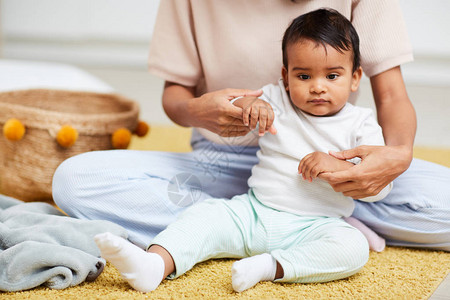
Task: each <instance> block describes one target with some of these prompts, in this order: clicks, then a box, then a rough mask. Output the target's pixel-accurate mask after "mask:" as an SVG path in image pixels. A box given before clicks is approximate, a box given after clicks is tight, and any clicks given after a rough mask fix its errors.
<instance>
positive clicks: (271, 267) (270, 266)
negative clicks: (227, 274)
mask: <svg viewBox="0 0 450 300" xmlns="http://www.w3.org/2000/svg"><path fill="white" fill-rule="evenodd" d="M276 272H277V261H276V260H275V258H273V257H272V256H271V255H270V254H268V253H264V254H260V255H255V256H252V257H247V258H244V259H241V260H239V261H236V262H235V263H233V267H232V268H231V279H232V285H233V289H234V290H235V291H236V292H243V291H245V290H246V289H249V288H251V287H252V286H254V285H255V284H257V283H258V282H260V281H268V280H270V281H272V280H274V279H275V274H276Z"/></svg>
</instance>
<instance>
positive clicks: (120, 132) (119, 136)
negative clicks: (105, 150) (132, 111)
mask: <svg viewBox="0 0 450 300" xmlns="http://www.w3.org/2000/svg"><path fill="white" fill-rule="evenodd" d="M130 141H131V132H130V131H129V130H128V129H126V128H120V129H117V130H116V131H114V133H113V135H112V138H111V142H112V146H113V147H114V148H115V149H127V148H128V145H129V144H130Z"/></svg>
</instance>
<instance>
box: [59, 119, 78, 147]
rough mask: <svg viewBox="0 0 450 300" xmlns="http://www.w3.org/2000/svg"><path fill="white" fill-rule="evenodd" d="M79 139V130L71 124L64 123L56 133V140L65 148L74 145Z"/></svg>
mask: <svg viewBox="0 0 450 300" xmlns="http://www.w3.org/2000/svg"><path fill="white" fill-rule="evenodd" d="M77 139H78V131H77V130H76V129H75V128H73V127H72V126H69V125H64V126H63V127H61V129H60V130H59V131H58V133H57V135H56V141H57V142H58V144H60V145H61V146H62V147H64V148H69V147H72V145H73V144H75V142H76V141H77Z"/></svg>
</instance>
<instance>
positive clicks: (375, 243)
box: [344, 217, 386, 252]
mask: <svg viewBox="0 0 450 300" xmlns="http://www.w3.org/2000/svg"><path fill="white" fill-rule="evenodd" d="M344 220H345V222H347V223H348V224H350V225H352V226H353V227H355V228H356V229H358V230H359V231H361V232H362V234H364V236H365V237H366V239H367V241H368V242H369V248H370V250H373V251H376V252H381V251H383V250H384V248H385V247H386V241H385V240H384V239H383V238H382V237H381V236H379V235H378V234H376V232H375V231H373V230H372V229H370V228H369V227H367V226H366V225H365V224H364V223H363V222H361V221H360V220H358V219H356V218H354V217H348V218H344Z"/></svg>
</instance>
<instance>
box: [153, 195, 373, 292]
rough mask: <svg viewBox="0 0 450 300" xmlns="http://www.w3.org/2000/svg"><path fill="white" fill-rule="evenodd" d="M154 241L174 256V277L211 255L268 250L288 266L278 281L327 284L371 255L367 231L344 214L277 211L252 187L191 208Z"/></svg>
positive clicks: (241, 254)
mask: <svg viewBox="0 0 450 300" xmlns="http://www.w3.org/2000/svg"><path fill="white" fill-rule="evenodd" d="M280 196H281V197H282V195H280ZM152 244H157V245H160V246H162V247H164V248H165V249H166V250H167V251H169V253H170V254H171V256H172V258H173V260H174V262H175V269H176V272H175V273H174V274H171V276H170V277H171V278H174V277H178V276H180V275H182V274H184V273H185V272H186V271H188V270H190V269H191V268H192V267H193V266H194V265H195V264H197V263H199V262H202V261H205V260H208V259H211V258H223V257H231V258H242V257H249V256H254V255H258V254H262V253H269V254H270V255H272V257H273V258H275V259H276V260H277V262H279V263H280V265H281V266H282V267H283V271H284V277H283V278H281V279H278V280H277V281H281V282H302V283H307V282H325V281H331V280H337V279H341V278H345V277H348V276H351V275H353V274H355V273H356V272H358V271H359V270H360V269H361V268H362V267H363V266H364V265H365V264H366V262H367V260H368V259H369V245H368V243H367V240H366V238H365V237H364V235H363V234H362V233H361V232H360V231H359V230H357V229H355V228H354V227H352V226H350V225H349V224H347V223H346V222H344V221H343V220H342V219H341V218H330V217H310V216H298V215H295V214H292V213H287V212H282V211H279V210H276V209H272V208H270V207H267V206H265V205H263V204H262V203H261V202H259V201H258V200H257V199H256V198H255V196H254V194H253V192H252V191H251V190H250V191H249V193H247V194H243V195H239V196H236V197H234V198H232V199H231V200H225V199H208V200H205V201H203V202H202V203H199V204H197V205H194V206H192V207H190V208H188V209H187V210H186V211H185V212H184V213H182V214H181V216H180V218H179V219H178V220H177V221H175V222H174V223H172V224H170V225H169V226H168V227H167V229H166V230H164V231H163V232H161V233H160V234H159V235H157V236H156V238H155V239H154V240H153V241H152Z"/></svg>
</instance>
